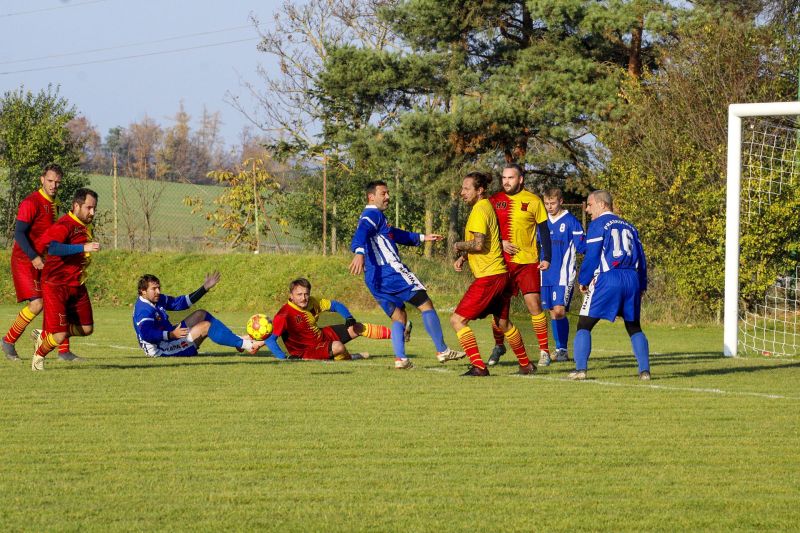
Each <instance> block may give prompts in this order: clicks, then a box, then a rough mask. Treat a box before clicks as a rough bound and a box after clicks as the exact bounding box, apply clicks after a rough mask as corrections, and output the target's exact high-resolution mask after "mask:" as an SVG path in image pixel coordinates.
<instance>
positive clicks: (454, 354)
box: [436, 348, 467, 364]
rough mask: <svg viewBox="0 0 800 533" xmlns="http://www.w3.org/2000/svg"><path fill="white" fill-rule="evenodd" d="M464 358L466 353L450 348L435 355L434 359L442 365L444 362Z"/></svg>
mask: <svg viewBox="0 0 800 533" xmlns="http://www.w3.org/2000/svg"><path fill="white" fill-rule="evenodd" d="M466 356H467V354H466V352H458V351H456V350H453V349H452V348H448V349H447V350H445V351H443V352H437V353H436V359H437V360H438V361H439V362H440V363H442V364H444V362H445V361H455V360H456V359H463V358H464V357H466Z"/></svg>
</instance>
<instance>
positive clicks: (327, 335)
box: [297, 324, 351, 359]
mask: <svg viewBox="0 0 800 533" xmlns="http://www.w3.org/2000/svg"><path fill="white" fill-rule="evenodd" d="M342 328H344V331H347V328H346V327H345V326H344V324H340V325H336V326H325V327H324V328H321V329H320V331H322V338H323V339H324V340H323V341H322V342H320V343H318V344H315V345H313V346H308V347H306V348H304V349H303V351H302V352H300V353H299V354H297V356H299V357H300V358H301V359H330V358H331V357H333V343H334V342H335V341H339V342H343V343H345V344H346V343H348V342H349V341H350V340H351V339H350V336H349V335H347V334H346V333H344V334H343V332H342V331H341V329H342ZM337 330H340V331H337ZM342 339H346V340H342Z"/></svg>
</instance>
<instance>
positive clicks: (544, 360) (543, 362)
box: [539, 350, 550, 366]
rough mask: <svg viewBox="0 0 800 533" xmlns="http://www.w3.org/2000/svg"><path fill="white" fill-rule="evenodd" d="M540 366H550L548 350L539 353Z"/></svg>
mask: <svg viewBox="0 0 800 533" xmlns="http://www.w3.org/2000/svg"><path fill="white" fill-rule="evenodd" d="M539 366H550V352H548V351H546V350H542V351H540V352H539Z"/></svg>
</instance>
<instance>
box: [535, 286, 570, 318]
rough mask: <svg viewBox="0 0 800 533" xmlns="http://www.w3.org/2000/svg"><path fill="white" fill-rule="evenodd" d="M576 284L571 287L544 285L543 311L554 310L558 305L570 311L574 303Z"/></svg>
mask: <svg viewBox="0 0 800 533" xmlns="http://www.w3.org/2000/svg"><path fill="white" fill-rule="evenodd" d="M574 289H575V283H570V284H569V285H566V286H564V285H543V286H542V309H553V308H554V307H556V306H557V305H563V306H564V307H565V308H566V310H567V311H569V304H570V303H572V295H573V294H574Z"/></svg>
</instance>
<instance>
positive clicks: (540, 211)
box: [489, 189, 547, 264]
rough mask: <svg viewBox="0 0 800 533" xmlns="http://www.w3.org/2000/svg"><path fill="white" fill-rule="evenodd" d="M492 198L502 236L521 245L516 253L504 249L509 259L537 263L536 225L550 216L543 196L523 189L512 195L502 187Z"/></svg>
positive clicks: (522, 262) (513, 261)
mask: <svg viewBox="0 0 800 533" xmlns="http://www.w3.org/2000/svg"><path fill="white" fill-rule="evenodd" d="M489 201H490V202H491V203H492V207H493V208H494V212H495V213H496V214H497V221H498V223H499V224H500V235H501V237H502V239H503V240H504V241H511V244H513V245H515V246H517V247H518V248H519V252H517V253H516V254H514V255H513V256H511V255H508V254H507V253H505V252H503V255H504V257H505V259H506V261H507V262H509V263H520V264H529V263H538V262H539V250H538V248H537V246H536V225H537V224H539V223H541V222H544V221H545V220H547V211H546V210H545V208H544V203H543V202H542V200H541V199H540V198H539V197H538V196H536V195H535V194H533V193H532V192H530V191H529V190H526V189H522V190H521V191H519V192H518V193H517V194H513V195H508V194H506V192H505V191H500V192H498V193H495V194H493V195H492V196H491V197H490V198H489Z"/></svg>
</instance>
